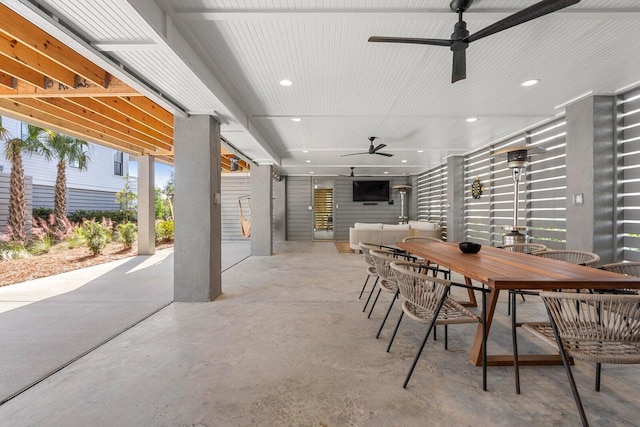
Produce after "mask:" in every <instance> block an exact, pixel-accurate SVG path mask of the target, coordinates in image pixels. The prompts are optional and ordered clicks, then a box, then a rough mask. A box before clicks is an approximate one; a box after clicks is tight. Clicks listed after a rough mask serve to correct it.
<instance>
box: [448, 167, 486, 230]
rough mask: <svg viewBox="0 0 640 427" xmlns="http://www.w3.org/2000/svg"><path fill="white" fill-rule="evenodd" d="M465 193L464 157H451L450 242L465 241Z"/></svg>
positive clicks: (449, 184) (449, 197)
mask: <svg viewBox="0 0 640 427" xmlns="http://www.w3.org/2000/svg"><path fill="white" fill-rule="evenodd" d="M464 192H465V188H464V156H449V157H447V203H448V205H447V241H449V242H461V241H463V240H464ZM485 197H486V196H485Z"/></svg>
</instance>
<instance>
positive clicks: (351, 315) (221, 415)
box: [0, 242, 640, 427]
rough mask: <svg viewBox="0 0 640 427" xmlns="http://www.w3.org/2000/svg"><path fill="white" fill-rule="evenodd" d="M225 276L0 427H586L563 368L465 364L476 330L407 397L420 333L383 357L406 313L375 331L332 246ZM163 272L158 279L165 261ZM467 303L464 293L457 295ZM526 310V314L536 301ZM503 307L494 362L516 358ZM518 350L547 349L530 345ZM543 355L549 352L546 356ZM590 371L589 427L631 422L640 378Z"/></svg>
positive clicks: (630, 370) (416, 329) (455, 340)
mask: <svg viewBox="0 0 640 427" xmlns="http://www.w3.org/2000/svg"><path fill="white" fill-rule="evenodd" d="M276 251H277V253H276V254H275V255H274V256H271V257H254V256H252V257H249V258H248V259H246V260H245V261H243V262H242V263H240V264H237V265H236V266H234V267H232V268H230V269H228V270H227V271H226V272H225V273H224V274H223V290H224V294H223V296H222V297H220V298H219V299H217V300H216V301H214V302H211V303H173V304H170V305H169V306H167V307H166V308H164V309H162V310H160V311H159V312H157V313H155V314H154V315H153V316H151V317H149V318H147V319H145V320H144V321H142V322H140V323H139V324H137V325H136V326H134V327H133V328H131V329H128V330H126V331H125V332H124V333H122V334H120V335H118V336H117V337H116V338H114V339H113V340H111V341H109V342H107V343H106V344H104V345H102V346H100V347H99V348H97V349H95V350H94V351H92V352H90V353H88V354H86V355H85V356H83V357H81V358H80V359H78V360H76V361H75V362H73V363H72V364H70V365H69V366H67V367H65V368H64V369H62V370H60V371H59V372H57V373H55V374H54V375H52V376H50V377H49V378H47V379H46V380H44V381H42V382H40V383H38V384H36V385H35V386H34V387H32V388H30V389H29V390H27V391H26V392H24V393H22V394H20V395H18V396H16V397H15V398H14V399H12V400H10V401H8V402H7V403H5V404H4V405H1V406H0V425H1V426H12V427H13V426H17V427H20V426H41V425H42V426H54V427H56V426H60V427H63V426H64V427H73V426H83V427H84V426H125V427H126V426H136V427H137V426H225V427H226V426H318V427H320V426H403V427H405V426H406V427H411V426H420V427H423V426H425V425H428V426H471V425H477V426H520V425H530V426H579V425H580V420H579V418H578V416H577V413H576V409H575V405H574V402H573V399H572V397H571V394H570V391H569V387H568V384H567V381H566V377H565V375H564V371H563V369H562V367H559V366H550V367H529V366H528V367H523V368H522V372H521V375H522V387H523V390H522V391H523V393H522V394H521V395H516V394H515V392H514V385H513V369H512V368H510V367H490V368H489V391H487V392H483V391H482V388H481V369H480V368H476V367H474V366H471V365H470V363H469V361H468V358H469V348H470V345H471V341H472V338H473V334H474V331H475V326H473V325H457V326H455V327H454V326H452V327H451V329H450V332H449V350H448V351H445V350H444V348H443V345H442V340H441V335H440V334H439V340H438V341H436V342H433V341H431V340H430V341H429V344H428V345H427V347H426V348H425V352H424V354H423V356H422V358H421V359H420V361H419V363H418V365H417V368H416V371H415V373H414V376H413V378H412V380H411V382H410V384H409V386H408V388H407V389H403V388H402V386H401V384H402V380H403V379H404V376H405V374H406V372H407V369H408V367H409V365H410V363H411V360H412V359H413V356H414V354H415V350H416V346H417V345H418V343H419V342H420V340H421V338H422V335H423V331H424V327H423V325H419V324H417V323H416V322H412V321H409V320H407V321H404V322H403V324H402V325H401V327H400V330H399V332H398V336H397V337H396V341H395V343H394V346H393V348H392V350H391V352H390V353H386V352H385V348H386V344H387V340H388V338H389V335H390V333H391V331H392V328H393V323H394V321H395V320H396V319H397V318H398V315H399V308H398V307H395V308H394V310H393V312H392V313H391V317H390V318H391V319H392V320H391V321H390V323H389V324H388V325H387V326H386V327H385V329H384V330H383V333H382V336H381V338H380V339H378V340H376V339H375V338H374V336H375V333H376V331H377V329H378V326H379V324H380V320H381V318H382V316H383V314H384V311H385V308H386V306H387V304H388V302H389V300H390V298H389V295H388V294H385V293H383V295H382V296H381V297H380V301H379V302H378V306H376V309H375V310H374V312H373V315H372V317H371V318H370V319H367V316H366V314H365V313H362V305H363V301H361V300H358V294H359V292H360V288H361V286H362V282H363V279H364V271H365V268H364V262H363V260H362V256H361V255H355V254H338V253H337V252H336V249H335V246H334V245H328V244H324V243H317V244H313V243H306V242H305V243H303V242H287V243H286V244H278V245H276ZM156 267H157V268H158V270H157V271H158V273H159V274H161V272H162V268H163V266H162V263H160V264H158V265H157V266H154V267H152V268H151V269H155V268H156ZM460 296H462V295H460ZM532 300H533V299H532V298H530V299H528V300H527V301H526V302H522V301H518V304H519V313H521V314H523V316H524V315H527V314H529V313H531V314H536V313H535V311H536V310H535V307H537V304H538V303H537V302H535V301H532ZM505 311H506V304H504V303H501V304H499V307H498V311H497V313H496V316H495V317H494V323H493V325H492V329H491V336H490V343H489V351H490V352H492V353H496V352H500V353H508V352H509V351H510V335H509V330H510V329H509V319H508V317H506V316H505V314H504V313H505ZM520 335H521V337H522V338H521V340H520V344H521V346H520V347H521V352H522V353H523V354H524V353H526V352H527V351H531V350H532V349H534V350H538V351H539V350H540V349H539V348H537V344H536V343H537V341H535V339H533V338H532V337H530V336H527V335H526V334H525V333H521V334H520ZM543 349H544V347H543ZM593 372H594V367H593V365H592V364H589V363H582V362H578V363H577V364H576V367H575V369H574V374H575V376H576V380H577V382H578V387H579V389H580V392H581V394H582V398H583V401H584V402H585V407H586V411H587V416H588V417H589V420H590V421H591V424H592V425H594V426H595V425H597V426H623V425H626V426H633V425H638V413H639V410H640V403H639V401H638V398H637V396H638V390H640V368H639V367H638V366H606V367H605V368H604V369H603V385H602V391H601V392H600V393H596V392H594V391H593Z"/></svg>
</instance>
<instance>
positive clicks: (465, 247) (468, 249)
mask: <svg viewBox="0 0 640 427" xmlns="http://www.w3.org/2000/svg"><path fill="white" fill-rule="evenodd" d="M458 246H460V250H461V251H462V252H464V253H465V254H477V253H478V252H480V248H481V247H482V245H480V244H478V243H473V242H460V243H459V244H458Z"/></svg>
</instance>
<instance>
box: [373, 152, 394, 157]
mask: <svg viewBox="0 0 640 427" xmlns="http://www.w3.org/2000/svg"><path fill="white" fill-rule="evenodd" d="M375 154H377V155H379V156H385V157H393V154H389V153H375Z"/></svg>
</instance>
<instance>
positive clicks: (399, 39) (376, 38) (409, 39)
mask: <svg viewBox="0 0 640 427" xmlns="http://www.w3.org/2000/svg"><path fill="white" fill-rule="evenodd" d="M369 41H370V42H372V43H409V44H430V45H434V46H447V47H448V46H451V43H452V42H451V40H448V39H420V38H415V37H384V36H371V37H369Z"/></svg>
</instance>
